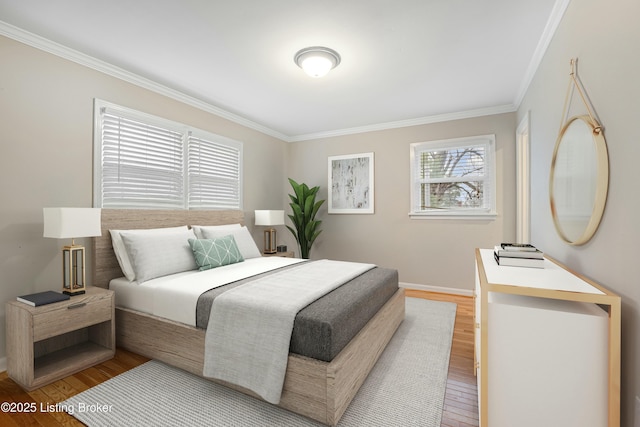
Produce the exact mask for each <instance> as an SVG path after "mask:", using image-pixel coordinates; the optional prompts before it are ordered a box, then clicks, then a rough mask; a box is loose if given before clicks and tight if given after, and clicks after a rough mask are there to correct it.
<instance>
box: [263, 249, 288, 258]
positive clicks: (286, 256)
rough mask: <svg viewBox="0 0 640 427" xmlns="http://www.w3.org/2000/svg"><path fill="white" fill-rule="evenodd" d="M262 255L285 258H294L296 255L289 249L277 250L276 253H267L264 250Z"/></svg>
mask: <svg viewBox="0 0 640 427" xmlns="http://www.w3.org/2000/svg"><path fill="white" fill-rule="evenodd" d="M262 256H281V257H283V258H293V257H294V253H293V251H289V252H276V253H275V254H265V253H264V252H263V253H262Z"/></svg>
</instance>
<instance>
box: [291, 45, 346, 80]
mask: <svg viewBox="0 0 640 427" xmlns="http://www.w3.org/2000/svg"><path fill="white" fill-rule="evenodd" d="M293 60H294V62H295V63H296V64H297V65H298V67H300V68H302V69H303V70H304V72H305V73H307V74H308V75H310V76H311V77H316V78H317V77H323V76H325V75H326V74H327V73H328V72H329V71H331V70H332V69H334V68H335V67H337V66H338V64H340V55H339V54H338V52H336V51H335V50H333V49H329V48H328V47H322V46H313V47H306V48H304V49H301V50H299V51H298V52H297V53H296V54H295V56H294V57H293Z"/></svg>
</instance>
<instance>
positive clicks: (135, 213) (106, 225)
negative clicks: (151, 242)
mask: <svg viewBox="0 0 640 427" xmlns="http://www.w3.org/2000/svg"><path fill="white" fill-rule="evenodd" d="M101 215H102V236H100V237H94V239H93V251H92V252H93V281H92V283H91V285H93V286H98V287H100V288H108V287H109V282H110V281H111V280H112V279H115V278H118V277H122V276H124V274H123V273H122V270H121V269H120V265H118V260H117V259H116V255H115V253H114V252H113V246H112V245H111V234H110V233H109V230H134V229H140V228H162V227H178V226H181V225H223V224H236V223H241V224H244V212H242V211H239V210H208V211H205V210H202V211H197V210H193V211H191V210H147V209H102V213H101Z"/></svg>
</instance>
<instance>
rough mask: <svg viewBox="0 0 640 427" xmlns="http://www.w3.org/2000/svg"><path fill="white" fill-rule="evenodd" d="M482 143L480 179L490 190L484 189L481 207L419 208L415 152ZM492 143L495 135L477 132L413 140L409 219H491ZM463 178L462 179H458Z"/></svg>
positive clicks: (494, 191) (493, 190)
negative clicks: (430, 139)
mask: <svg viewBox="0 0 640 427" xmlns="http://www.w3.org/2000/svg"><path fill="white" fill-rule="evenodd" d="M477 145H483V146H485V147H486V156H485V164H484V169H485V173H484V179H483V181H484V182H485V184H486V185H489V187H490V194H487V192H486V191H485V193H484V194H485V197H487V196H488V197H489V200H485V207H481V208H458V209H456V208H444V209H435V208H434V209H420V208H419V205H420V200H421V197H420V186H421V184H422V181H421V180H420V179H418V178H417V177H418V168H419V166H418V159H417V156H418V155H419V154H420V153H423V152H425V151H437V150H444V149H455V148H468V147H471V146H477ZM495 157H496V143H495V135H478V136H470V137H463V138H451V139H442V140H436V141H426V142H415V143H412V144H411V145H410V168H409V169H410V177H409V181H410V203H411V205H410V207H409V216H410V218H412V219H433V218H438V219H443V218H449V219H476V218H483V219H494V218H495V217H496V216H497V212H496V198H497V189H496V158H495ZM461 181H463V180H461Z"/></svg>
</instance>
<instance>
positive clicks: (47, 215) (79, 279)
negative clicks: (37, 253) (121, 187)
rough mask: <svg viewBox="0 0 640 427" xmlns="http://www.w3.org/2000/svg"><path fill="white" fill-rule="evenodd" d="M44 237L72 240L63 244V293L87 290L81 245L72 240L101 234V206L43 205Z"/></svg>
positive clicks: (75, 293) (79, 292) (76, 292)
mask: <svg viewBox="0 0 640 427" xmlns="http://www.w3.org/2000/svg"><path fill="white" fill-rule="evenodd" d="M43 213H44V237H51V238H54V239H71V245H67V246H63V247H62V293H65V294H67V295H80V294H84V293H85V292H86V284H85V261H84V259H85V257H84V246H82V245H76V244H75V241H74V239H76V238H80V237H94V236H100V235H101V234H102V230H101V227H100V209H97V208H43Z"/></svg>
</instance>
